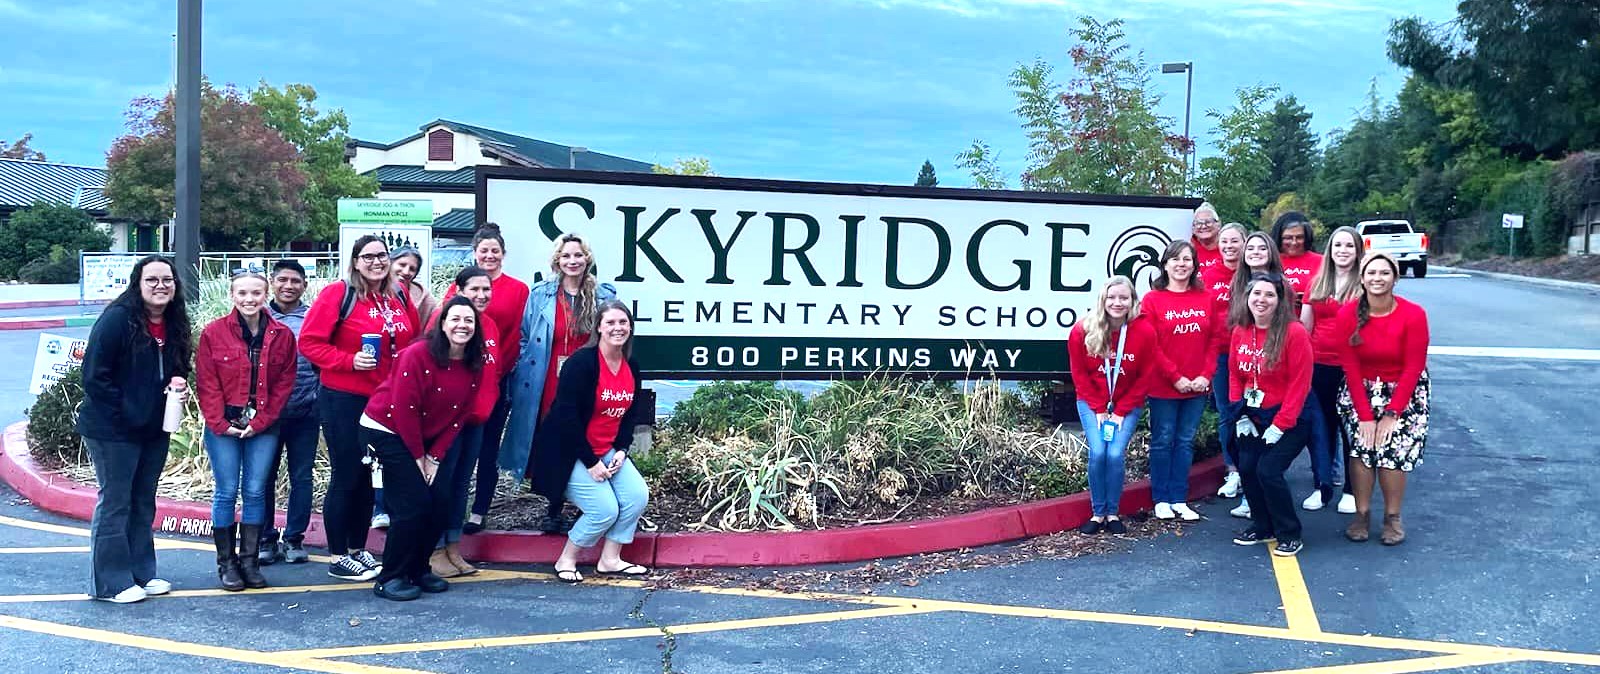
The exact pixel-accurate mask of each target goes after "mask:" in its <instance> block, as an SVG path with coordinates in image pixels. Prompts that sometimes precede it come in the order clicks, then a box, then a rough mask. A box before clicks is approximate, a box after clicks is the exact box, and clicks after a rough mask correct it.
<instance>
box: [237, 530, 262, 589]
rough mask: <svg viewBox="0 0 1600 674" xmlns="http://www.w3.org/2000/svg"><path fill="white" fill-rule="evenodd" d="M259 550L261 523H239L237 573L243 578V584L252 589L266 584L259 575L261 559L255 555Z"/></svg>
mask: <svg viewBox="0 0 1600 674" xmlns="http://www.w3.org/2000/svg"><path fill="white" fill-rule="evenodd" d="M260 552H261V525H259V524H241V525H239V575H240V576H242V577H243V578H244V586H245V587H248V588H250V589H252V590H259V589H261V588H263V587H266V586H267V579H266V577H264V576H262V575H261V560H260V558H258V557H257V556H256V555H258V554H260Z"/></svg>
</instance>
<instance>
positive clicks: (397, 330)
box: [300, 235, 420, 580]
mask: <svg viewBox="0 0 1600 674" xmlns="http://www.w3.org/2000/svg"><path fill="white" fill-rule="evenodd" d="M419 324H420V321H418V320H417V310H416V307H415V306H413V305H412V304H411V302H410V300H408V299H407V298H406V296H405V294H404V292H403V291H401V290H400V289H399V286H398V285H397V284H396V283H395V281H394V277H393V276H392V267H391V266H390V264H389V247H388V246H387V245H385V244H384V242H383V240H382V239H379V238H378V237H375V236H370V235H369V236H363V237H361V238H359V239H356V242H355V245H354V246H352V247H351V249H350V267H349V273H348V277H347V278H346V279H345V280H343V281H338V282H335V283H332V284H329V285H328V287H326V288H323V289H322V292H320V293H318V294H317V299H316V301H315V302H313V303H312V304H311V310H310V311H308V312H306V320H305V324H304V325H303V326H302V327H301V328H300V354H301V355H303V356H305V357H306V360H309V361H311V364H312V365H315V366H317V369H318V370H319V372H320V374H319V377H320V378H321V380H322V388H321V389H320V390H318V391H317V416H318V417H319V418H320V420H321V421H322V437H323V440H324V441H325V442H326V443H327V445H328V463H329V464H330V466H331V467H332V469H333V472H332V477H331V478H330V480H329V482H328V493H327V496H325V497H324V498H323V502H322V521H323V528H324V530H326V531H327V534H328V551H329V552H331V553H333V555H334V560H333V562H332V563H331V564H329V565H328V575H330V576H333V577H334V578H340V579H344V580H372V579H373V578H376V577H377V576H378V571H379V569H380V564H379V563H378V558H377V557H375V556H373V554H372V553H371V552H368V551H367V530H368V528H369V526H370V524H371V521H372V520H371V519H370V517H371V515H372V487H373V485H372V479H373V476H372V471H371V470H370V469H369V468H368V465H369V464H370V461H371V459H369V458H368V457H367V455H366V451H365V449H364V448H363V446H362V445H361V440H360V437H359V433H358V431H357V428H358V426H357V424H356V422H357V421H358V420H359V419H360V418H361V411H362V410H363V409H366V407H367V401H368V400H367V399H368V398H369V397H371V396H372V392H373V391H375V390H377V388H378V384H380V383H382V382H383V380H384V379H385V378H386V377H388V375H389V372H390V371H391V370H393V369H394V362H395V359H396V358H397V357H399V355H400V351H401V350H402V349H404V348H405V347H406V346H407V345H408V344H410V343H411V340H412V339H413V338H415V337H416V334H417V331H418V328H419ZM366 335H371V338H372V339H373V340H374V341H376V343H377V348H375V349H367V348H363V339H364V338H365V337H364V336H366ZM367 346H371V345H370V344H369V345H367Z"/></svg>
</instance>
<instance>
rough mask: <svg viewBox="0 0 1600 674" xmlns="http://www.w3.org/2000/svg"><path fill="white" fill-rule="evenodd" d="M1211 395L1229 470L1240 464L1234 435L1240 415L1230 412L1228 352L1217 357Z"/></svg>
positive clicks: (1223, 457) (1223, 455)
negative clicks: (1234, 427)
mask: <svg viewBox="0 0 1600 674" xmlns="http://www.w3.org/2000/svg"><path fill="white" fill-rule="evenodd" d="M1211 397H1212V399H1213V401H1214V404H1215V405H1216V406H1217V444H1220V445H1222V463H1223V465H1226V466H1227V467H1228V470H1229V471H1236V470H1238V468H1236V466H1238V465H1239V448H1238V446H1237V442H1238V441H1237V440H1236V439H1235V438H1234V436H1233V432H1234V431H1233V425H1234V424H1236V423H1238V422H1239V419H1238V417H1235V416H1234V415H1232V414H1230V413H1229V410H1231V409H1232V408H1233V403H1232V402H1231V401H1229V400H1228V354H1227V353H1223V354H1222V355H1221V356H1218V357H1217V374H1216V376H1214V377H1212V378H1211Z"/></svg>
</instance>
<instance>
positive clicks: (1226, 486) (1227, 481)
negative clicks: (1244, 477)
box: [1217, 470, 1240, 498]
mask: <svg viewBox="0 0 1600 674" xmlns="http://www.w3.org/2000/svg"><path fill="white" fill-rule="evenodd" d="M1239 486H1240V483H1239V473H1238V472H1236V471H1231V470H1230V471H1228V477H1226V478H1224V479H1223V480H1222V488H1221V489H1218V490H1217V496H1221V497H1222V498H1234V497H1236V496H1238V495H1239Z"/></svg>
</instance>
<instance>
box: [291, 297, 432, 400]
mask: <svg viewBox="0 0 1600 674" xmlns="http://www.w3.org/2000/svg"><path fill="white" fill-rule="evenodd" d="M344 289H345V282H344V281H336V282H334V283H331V284H329V285H328V287H326V288H323V289H322V292H320V293H317V300H316V301H315V302H312V303H311V309H310V310H309V311H307V312H306V321H305V324H304V325H302V326H301V328H300V354H301V355H303V356H305V357H306V360H309V361H311V364H312V365H315V366H317V368H318V369H319V370H320V371H321V377H322V385H323V386H326V387H328V388H331V389H333V390H335V391H343V392H345V393H350V394H354V395H358V396H371V395H372V392H373V391H374V390H376V389H377V388H378V384H380V383H382V382H383V380H384V378H385V377H387V376H388V375H389V371H390V370H392V369H394V361H395V358H398V357H399V355H400V351H401V350H402V349H404V348H405V347H406V345H408V344H410V343H411V340H413V339H416V338H417V336H418V335H417V333H418V330H417V324H418V322H419V321H418V320H417V308H416V307H415V306H414V305H412V304H411V303H410V302H407V301H406V300H405V299H403V298H401V297H398V296H396V297H388V296H377V295H366V296H364V297H357V298H356V304H355V307H354V309H353V310H352V311H351V312H350V315H349V316H347V317H345V319H344V321H343V322H342V323H340V322H339V304H340V303H341V302H343V301H344ZM335 324H337V325H338V330H337V334H335V332H336V331H335V330H334V327H335ZM364 333H377V334H380V335H383V346H382V347H380V348H379V349H378V368H377V369H375V370H365V371H361V372H357V371H356V354H357V353H358V352H360V351H361V335H362V334H364Z"/></svg>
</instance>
